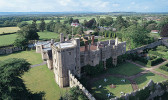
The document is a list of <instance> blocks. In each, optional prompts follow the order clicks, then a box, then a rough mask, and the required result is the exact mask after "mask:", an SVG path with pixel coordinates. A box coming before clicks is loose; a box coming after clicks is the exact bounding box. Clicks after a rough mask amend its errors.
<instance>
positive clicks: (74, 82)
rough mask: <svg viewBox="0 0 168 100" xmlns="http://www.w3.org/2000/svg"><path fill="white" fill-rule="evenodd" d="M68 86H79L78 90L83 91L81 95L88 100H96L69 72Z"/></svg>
mask: <svg viewBox="0 0 168 100" xmlns="http://www.w3.org/2000/svg"><path fill="white" fill-rule="evenodd" d="M69 86H70V87H71V88H72V87H76V86H79V89H80V90H82V91H83V93H84V94H85V95H86V96H87V97H88V99H89V100H96V99H95V98H94V97H93V96H92V94H90V93H89V91H88V90H87V89H86V88H85V87H84V86H83V85H82V84H81V83H80V82H79V81H78V79H76V78H75V76H74V75H73V74H72V73H71V71H69Z"/></svg>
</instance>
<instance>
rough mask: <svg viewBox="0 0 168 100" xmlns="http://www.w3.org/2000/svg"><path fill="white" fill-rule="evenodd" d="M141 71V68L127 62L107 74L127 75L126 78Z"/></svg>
mask: <svg viewBox="0 0 168 100" xmlns="http://www.w3.org/2000/svg"><path fill="white" fill-rule="evenodd" d="M141 71H143V68H140V67H138V66H136V65H134V64H131V63H128V62H126V63H123V64H121V65H119V66H117V67H115V68H110V69H108V70H107V72H108V73H110V74H121V75H127V76H132V75H135V74H137V73H139V72H141Z"/></svg>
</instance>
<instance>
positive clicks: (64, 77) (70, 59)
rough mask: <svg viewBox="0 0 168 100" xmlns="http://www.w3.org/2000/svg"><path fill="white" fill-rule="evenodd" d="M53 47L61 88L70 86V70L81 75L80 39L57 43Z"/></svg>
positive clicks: (56, 75) (54, 65) (55, 72)
mask: <svg viewBox="0 0 168 100" xmlns="http://www.w3.org/2000/svg"><path fill="white" fill-rule="evenodd" d="M52 47H53V48H52V55H53V68H54V74H55V80H56V83H57V84H58V85H59V87H61V88H63V87H67V86H69V74H68V71H69V70H70V71H71V72H72V74H74V75H76V76H78V77H80V71H81V68H80V40H79V39H73V40H72V41H69V42H64V43H55V44H54V45H53V46H52Z"/></svg>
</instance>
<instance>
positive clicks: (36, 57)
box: [0, 50, 43, 65]
mask: <svg viewBox="0 0 168 100" xmlns="http://www.w3.org/2000/svg"><path fill="white" fill-rule="evenodd" d="M8 58H24V59H26V60H27V61H28V62H29V63H31V64H32V65H34V64H40V63H42V62H43V61H42V58H41V54H39V53H36V52H35V50H32V51H21V52H17V53H12V54H9V55H1V56H0V60H1V61H2V60H5V59H8Z"/></svg>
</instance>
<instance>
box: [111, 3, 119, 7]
mask: <svg viewBox="0 0 168 100" xmlns="http://www.w3.org/2000/svg"><path fill="white" fill-rule="evenodd" d="M119 5H120V4H117V3H115V4H112V6H113V7H118V6H119Z"/></svg>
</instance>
